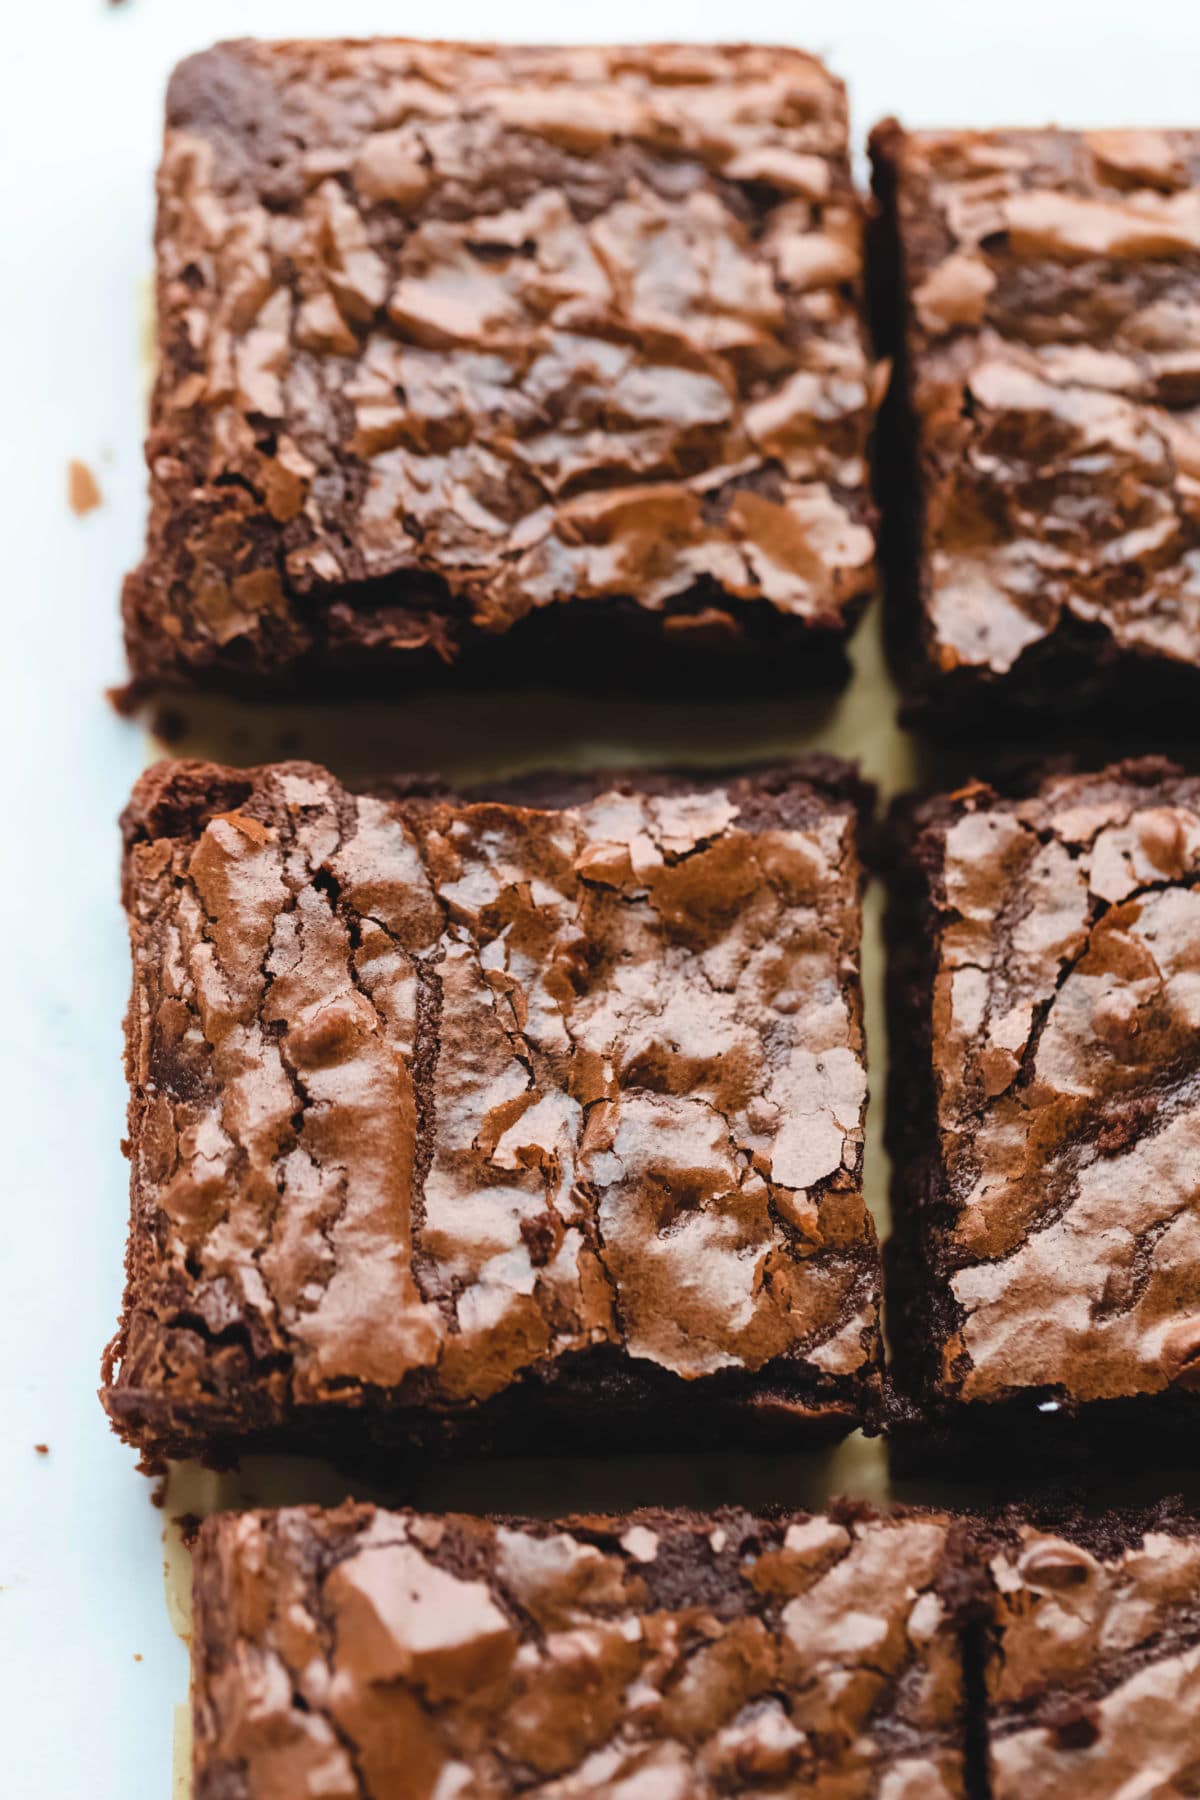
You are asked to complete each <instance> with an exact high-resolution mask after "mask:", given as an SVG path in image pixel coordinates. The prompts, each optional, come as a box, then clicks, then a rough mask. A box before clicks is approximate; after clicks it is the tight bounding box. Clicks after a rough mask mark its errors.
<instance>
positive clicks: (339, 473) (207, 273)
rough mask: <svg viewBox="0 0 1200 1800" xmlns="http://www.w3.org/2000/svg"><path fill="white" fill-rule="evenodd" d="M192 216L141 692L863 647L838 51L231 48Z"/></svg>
mask: <svg viewBox="0 0 1200 1800" xmlns="http://www.w3.org/2000/svg"><path fill="white" fill-rule="evenodd" d="M158 198H159V210H158V225H157V234H156V242H157V255H158V287H157V297H158V320H159V327H158V329H159V347H160V368H159V375H158V380H157V384H156V388H155V394H154V401H153V418H152V430H151V434H150V438H149V442H148V445H147V461H148V463H149V467H150V473H151V484H150V486H151V518H150V530H149V539H148V547H147V554H146V558H145V560H144V562H143V564H142V566H141V568H140V569H139V570H138V571H137V572H136V573H135V574H134V575H133V576H132V577H131V578H130V580H129V582H128V584H127V588H126V594H125V624H126V635H127V643H128V650H129V657H130V663H131V667H132V670H133V673H134V675H135V677H136V678H138V679H139V680H142V681H151V682H157V681H162V680H164V679H166V680H175V681H200V682H210V683H214V684H218V685H226V686H228V685H231V684H233V685H238V686H255V685H258V686H270V685H275V686H285V687H286V686H292V685H298V684H306V685H318V686H319V685H325V684H328V683H330V682H332V681H338V682H346V681H350V682H371V683H378V684H382V685H385V686H386V685H387V684H388V683H389V682H390V683H392V684H395V682H396V681H397V680H398V679H401V678H403V677H404V676H405V675H407V674H411V672H412V670H413V668H414V667H415V668H417V669H419V670H420V671H422V673H423V674H424V673H428V672H429V671H430V670H431V669H434V668H436V666H437V665H438V664H439V662H441V663H446V662H450V661H453V660H455V659H456V658H460V657H465V659H466V661H467V662H468V663H470V662H472V660H473V661H474V662H475V664H476V665H478V666H479V667H480V668H481V669H486V668H489V667H494V666H495V665H496V664H497V662H498V660H499V659H501V658H502V656H503V652H504V645H505V640H506V639H507V638H508V637H509V635H510V634H511V633H512V632H513V631H514V628H518V627H519V628H520V629H519V630H518V631H517V640H518V645H519V653H518V655H519V657H528V656H529V655H531V654H534V653H538V654H540V653H541V652H542V650H544V651H545V653H546V655H547V657H548V658H549V659H550V660H551V661H553V659H554V658H555V656H557V655H559V654H560V653H561V655H562V660H563V662H564V665H566V662H567V659H566V652H567V651H568V650H569V649H570V648H572V647H575V648H576V649H577V648H578V646H579V645H580V644H582V643H585V642H586V644H587V645H588V646H589V649H590V652H592V653H596V652H598V653H600V654H602V655H603V654H607V655H608V656H609V658H610V659H611V660H612V661H613V663H614V665H615V667H616V669H617V670H618V672H619V673H621V674H622V675H623V678H624V679H629V677H630V674H631V665H630V662H629V659H628V654H627V652H628V648H629V643H630V642H631V641H632V642H633V643H634V644H635V645H637V646H640V647H642V648H644V649H647V650H650V649H653V648H656V647H657V648H661V649H662V650H663V652H664V660H665V662H666V663H667V664H668V665H669V664H670V662H671V660H672V659H674V658H689V657H691V656H692V655H693V654H694V655H695V657H696V658H697V659H698V660H699V661H701V662H703V661H704V659H705V658H710V659H711V658H712V657H713V655H714V652H715V653H716V654H717V656H718V657H719V659H720V662H721V666H726V665H727V663H728V659H729V657H730V655H731V654H733V655H734V657H735V659H736V656H737V654H738V652H739V651H740V650H741V649H751V650H752V649H757V650H759V651H761V650H764V649H768V650H774V649H776V648H777V647H779V646H787V645H789V644H790V646H791V647H792V649H795V650H797V651H798V652H799V654H798V656H797V662H798V663H800V664H802V663H803V662H804V661H805V660H806V659H808V658H809V657H811V655H812V650H813V647H814V646H813V640H817V641H819V642H827V643H829V644H834V643H836V641H837V640H839V639H840V638H841V637H843V636H844V635H845V633H846V631H847V630H848V629H849V627H850V625H851V624H852V623H853V621H854V619H855V617H856V616H857V613H858V611H859V610H860V608H861V605H862V603H863V602H864V601H865V599H866V597H867V595H868V594H869V593H870V592H871V590H872V586H873V557H874V545H873V533H872V523H873V518H872V512H871V506H870V502H869V498H868V494H867V480H866V448H867V436H868V431H869V426H870V419H871V415H872V411H873V396H872V377H871V373H870V370H869V366H868V362H867V357H866V352H865V347H864V340H863V332H862V325H861V318H860V311H861V308H860V287H861V243H860V237H861V209H860V205H859V201H858V198H857V196H856V194H855V192H854V188H853V184H852V181H851V176H850V169H849V162H848V157H847V125H846V104H845V96H844V93H843V90H842V87H841V85H840V83H838V82H837V81H835V80H834V79H833V77H832V76H830V75H829V74H828V73H827V72H826V71H825V70H824V69H823V68H822V66H821V65H820V64H819V63H818V62H816V61H815V60H814V59H812V58H811V57H808V56H805V55H803V54H801V53H800V52H797V51H792V50H782V49H766V48H761V47H753V46H751V47H731V48H720V47H704V46H690V47H682V46H643V47H640V48H631V49H583V48H563V49H522V48H516V47H511V46H507V47H506V46H490V47H489V46H486V45H474V46H472V45H448V44H428V43H413V42H405V41H402V40H390V41H389V40H379V41H376V42H372V43H348V42H344V43H338V42H323V43H303V42H291V43H276V44H264V43H253V42H248V41H247V42H242V43H233V44H224V45H220V46H218V47H217V48H215V49H213V50H210V51H207V52H205V53H204V54H202V55H200V56H197V57H193V58H191V59H189V60H188V61H187V62H185V63H183V64H182V65H181V66H180V68H179V69H178V70H177V71H176V73H175V75H174V77H173V79H172V82H171V86H170V90H169V93H168V99H167V127H166V138H165V144H164V152H163V160H162V165H161V169H160V173H159V181H158ZM614 637H616V638H619V639H621V640H623V641H624V642H623V646H622V647H621V648H615V647H614V646H613V645H612V643H611V640H612V639H613V638H614ZM762 660H763V661H764V663H767V662H769V660H770V658H769V657H766V658H763V659H762ZM816 660H817V662H818V664H820V666H822V667H823V666H824V664H823V663H821V659H819V658H818V659H816ZM597 666H598V665H597V663H595V662H593V661H592V660H590V657H589V661H588V663H587V669H588V672H589V674H591V675H594V672H595V669H596V667H597Z"/></svg>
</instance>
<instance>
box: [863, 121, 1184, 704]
mask: <svg viewBox="0 0 1200 1800" xmlns="http://www.w3.org/2000/svg"><path fill="white" fill-rule="evenodd" d="M872 155H873V161H874V166H875V190H876V196H877V200H878V203H879V206H880V208H881V210H882V213H883V220H882V223H881V226H880V229H879V232H878V251H877V254H876V255H875V257H874V259H873V261H874V277H873V279H874V285H875V289H876V293H875V300H874V309H873V310H874V314H875V317H876V319H877V321H878V324H877V330H879V332H880V336H881V347H882V348H884V349H886V350H887V351H888V352H889V353H890V354H892V355H894V357H895V367H896V375H895V380H894V382H893V388H892V393H891V395H890V397H889V400H888V402H887V406H886V408H885V414H886V416H885V419H884V421H883V424H882V426H881V433H880V454H879V458H878V464H879V467H878V479H877V485H878V487H879V489H880V491H881V494H882V497H883V504H884V513H885V525H884V542H885V551H884V555H885V563H886V574H887V589H888V616H889V637H890V639H891V642H892V646H893V650H894V653H895V655H896V658H897V663H898V669H899V673H900V674H901V677H902V679H903V681H904V683H905V685H906V689H907V696H908V705H909V712H910V715H911V716H912V717H913V718H914V719H918V720H920V721H922V722H927V723H934V724H948V725H954V726H959V727H967V728H975V729H977V728H978V724H979V719H980V717H981V714H986V713H989V712H991V713H996V714H1000V713H1002V712H1010V711H1017V712H1020V713H1024V714H1025V715H1030V714H1037V715H1039V716H1044V715H1047V714H1049V715H1062V714H1064V713H1071V712H1078V711H1081V710H1092V711H1094V710H1095V708H1096V707H1097V706H1098V704H1099V703H1100V702H1101V701H1102V700H1109V699H1111V700H1117V701H1119V703H1120V705H1121V707H1122V709H1123V712H1124V713H1125V714H1126V715H1127V716H1128V715H1129V714H1130V713H1133V712H1137V713H1140V714H1142V715H1145V714H1146V713H1147V712H1148V711H1149V709H1150V708H1151V706H1152V705H1157V706H1162V705H1165V704H1170V703H1171V702H1179V703H1181V704H1187V705H1188V706H1189V708H1190V707H1194V705H1195V701H1196V697H1197V695H1200V631H1198V630H1197V627H1196V624H1195V617H1194V615H1195V612H1196V600H1197V597H1198V596H1200V585H1198V582H1197V568H1198V567H1200V475H1198V471H1200V436H1198V435H1197V432H1196V428H1195V423H1194V408H1195V403H1196V398H1197V395H1198V394H1200V358H1198V355H1197V350H1196V334H1197V326H1198V323H1200V223H1198V221H1200V212H1198V211H1197V201H1198V196H1200V133H1196V132H1185V131H1167V132H1151V131H1145V132H1142V131H1131V132H1119V131H1096V132H1088V133H1075V132H1059V131H993V132H968V131H940V132H905V131H903V130H902V129H901V128H900V126H898V125H897V124H896V123H895V122H894V121H890V122H888V123H886V124H885V125H882V126H880V127H878V128H877V129H876V131H875V133H874V134H873V137H872Z"/></svg>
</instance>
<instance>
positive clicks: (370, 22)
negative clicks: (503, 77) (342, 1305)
mask: <svg viewBox="0 0 1200 1800" xmlns="http://www.w3.org/2000/svg"><path fill="white" fill-rule="evenodd" d="M498 21H502V23H503V27H504V31H505V35H507V36H511V37H524V38H529V39H542V40H547V39H549V40H553V39H556V38H562V37H565V36H585V37H590V38H595V37H603V38H608V39H617V38H622V37H626V38H635V39H636V38H643V37H647V36H657V37H692V38H704V37H713V38H729V37H745V38H757V39H764V40H776V41H790V42H795V43H800V44H804V45H805V46H806V47H808V48H812V49H816V50H820V51H822V52H824V53H825V54H827V55H828V56H829V58H830V59H831V61H832V63H833V65H834V67H835V68H836V69H837V71H838V72H839V73H840V74H842V75H843V76H844V77H845V78H846V79H847V80H848V81H849V83H850V86H851V91H852V97H853V102H854V109H855V118H856V123H857V126H858V128H859V130H860V132H861V131H862V130H863V129H864V128H865V127H866V126H867V125H869V124H870V123H871V122H872V120H873V119H874V118H876V117H878V116H880V115H881V114H883V113H885V112H889V111H895V112H898V113H899V114H900V115H901V116H902V117H903V118H904V119H905V120H906V121H907V122H909V123H914V124H934V123H964V124H968V123H978V124H987V123H1005V122H1011V123H1042V122H1045V121H1046V120H1049V119H1057V120H1058V121H1059V122H1062V123H1070V124H1074V123H1087V124H1109V125H1118V124H1130V125H1133V124H1153V123H1158V122H1163V123H1174V124H1180V125H1185V124H1192V125H1200V79H1198V78H1200V8H1197V7H1196V5H1195V4H1194V3H1193V4H1184V3H1182V0H1181V3H1179V4H1172V3H1171V0H1141V3H1140V4H1138V3H1131V0H1125V3H1124V4H1111V3H1107V0H999V3H998V4H996V5H994V6H990V7H987V6H982V5H977V4H975V3H974V0H841V4H839V5H833V6H831V5H830V4H829V3H828V0H823V3H822V4H820V5H815V4H811V5H810V4H806V3H805V0H787V3H786V4H783V3H774V4H773V3H772V0H739V3H738V4H737V5H736V6H729V5H720V6H718V5H714V4H712V3H711V0H693V3H692V4H687V5H685V4H681V3H676V4H672V0H608V4H607V5H606V6H605V7H604V8H603V9H601V10H600V11H599V12H598V13H596V12H592V11H591V10H588V11H586V12H584V11H583V10H582V9H575V8H568V7H565V6H561V5H548V4H544V3H538V0H510V3H509V4H508V5H507V6H505V7H504V8H503V9H501V11H500V12H499V13H497V12H496V11H495V10H494V9H493V8H491V7H488V6H486V5H483V4H480V3H477V0H476V3H472V0H442V4H440V5H439V6H438V7H437V8H436V9H433V8H414V7H401V6H397V5H395V4H394V3H393V4H386V3H383V0H377V3H374V4H372V3H370V0H291V3H290V4H287V5H284V4H282V3H277V0H242V3H241V4H238V3H237V0H206V3H205V4H203V5H188V4H186V3H185V0H127V4H125V5H122V6H119V7H112V6H110V5H107V4H105V3H104V0H41V3H40V4H37V3H36V0H35V3H33V4H29V3H27V0H9V4H8V6H6V7H5V8H4V24H3V37H2V39H0V53H2V56H3V65H4V76H5V79H4V92H3V100H2V102H0V275H2V279H0V362H2V370H3V378H2V381H0V401H2V404H3V423H2V425H0V464H2V470H0V521H2V525H3V535H2V539H0V543H2V554H0V596H2V605H3V609H4V619H3V630H2V632H0V732H2V734H3V745H2V755H0V845H2V846H3V858H4V864H3V871H2V873H3V879H2V880H0V910H2V919H0V1059H2V1063H3V1067H2V1070H0V1129H2V1130H3V1133H4V1156H3V1160H2V1163H0V1168H2V1171H3V1174H2V1180H3V1225H4V1229H3V1236H2V1238H0V1795H3V1796H4V1797H5V1800H84V1797H86V1800H167V1796H168V1794H169V1792H170V1766H171V1732H172V1709H173V1706H174V1705H175V1704H176V1703H177V1702H178V1701H180V1700H181V1699H182V1698H183V1697H184V1694H185V1690H186V1658H185V1655H184V1651H183V1649H182V1646H181V1645H180V1644H179V1643H178V1641H177V1640H176V1639H175V1637H174V1635H173V1633H172V1630H171V1628H170V1624H169V1621H168V1618H167V1613H166V1608H165V1604H164V1592H163V1583H162V1549H161V1542H160V1537H161V1529H162V1516H161V1514H159V1513H158V1512H156V1511H155V1510H154V1509H153V1508H152V1507H151V1505H150V1504H149V1487H148V1484H147V1483H146V1482H145V1481H144V1480H142V1479H141V1478H140V1477H138V1476H137V1475H136V1474H135V1473H134V1470H133V1466H132V1458H131V1456H130V1455H129V1453H128V1452H127V1451H125V1450H124V1449H123V1448H122V1447H121V1446H120V1445H119V1444H118V1443H117V1442H116V1440H115V1439H113V1438H112V1437H111V1436H110V1434H109V1432H108V1429H107V1426H106V1424H105V1421H104V1417H103V1415H102V1413H101V1410H100V1407H99V1405H98V1403H97V1401H96V1398H95V1389H96V1385H97V1379H98V1374H97V1369H98V1360H99V1355H100V1351H101V1348H102V1346H103V1344H104V1342H105V1340H106V1338H107V1337H108V1335H109V1333H110V1331H111V1329H112V1327H113V1323H114V1320H115V1317H116V1310H117V1303H118V1293H119V1285H120V1269H121V1256H122V1248H123V1242H124V1233H125V1222H126V1170H125V1165H124V1162H123V1160H122V1159H121V1157H120V1155H119V1152H118V1149H117V1143H118V1139H119V1137H120V1134H121V1129H122V1119H123V1107H124V1084H123V1079H122V1075H121V1070H120V1063H119V1027H120V1020H121V1014H122V1009H123V1006H124V1001H125V995H126V986H127V970H126V952H125V943H124V928H123V922H122V919H121V915H120V913H119V910H118V906H117V901H116V885H115V878H116V863H117V838H116V833H115V829H114V821H115V817H116V814H117V812H118V810H119V808H120V806H121V804H122V803H123V800H124V798H125V796H126V794H127V792H128V789H129V786H130V783H131V782H132V780H133V778H134V776H135V775H136V772H137V770H138V768H139V767H140V765H141V764H142V762H143V761H144V760H145V757H146V755H147V743H146V740H145V738H144V737H143V735H142V733H141V731H140V729H139V728H138V727H137V726H136V725H131V724H129V723H127V722H123V721H121V720H119V719H118V718H117V717H116V716H115V715H114V714H113V712H112V711H111V710H110V709H109V708H108V706H107V705H106V703H105V702H104V700H103V698H102V690H103V689H104V687H105V686H106V685H108V684H110V683H113V682H115V681H118V680H119V679H120V677H121V673H122V667H121V655H120V647H119V634H118V627H117V610H116V609H117V591H118V583H119V579H120V576H121V573H122V571H123V570H124V569H125V567H127V566H128V564H130V563H131V562H132V561H134V560H135V558H136V556H137V552H138V546H139V537H140V531H141V519H142V504H143V493H142V469H141V461H140V446H139V439H140V433H141V416H140V415H141V398H140V395H141V383H142V376H141V357H140V347H139V338H140V332H141V324H140V313H141V308H142V305H143V299H142V295H143V289H144V280H145V276H146V274H147V272H148V270H149V266H150V253H149V241H150V229H151V210H150V205H151V182H152V171H153V166H154V161H155V157H156V151H157V141H158V134H159V119H160V107H161V97H162V90H163V86H164V82H165V80H166V76H167V72H168V69H169V67H170V65H171V64H172V63H173V62H174V61H175V60H176V59H177V58H178V57H179V56H181V55H182V54H184V53H185V52H186V51H188V50H190V49H192V48H197V47H200V46H201V45H203V44H204V43H205V42H208V41H211V40H213V39H215V38H217V37H221V36H233V35H238V34H245V33H255V34H258V35H264V36H267V35H282V34H285V33H286V34H289V35H303V34H329V33H331V32H335V31H336V32H357V33H370V32H373V31H382V30H393V31H410V32H411V31H421V30H425V31H430V32H432V31H436V32H437V33H438V34H439V35H442V36H467V37H471V36H487V35H489V34H491V33H492V32H493V31H494V30H495V27H496V24H497V22H498ZM71 457H79V458H82V459H84V460H85V461H87V462H88V464H89V465H90V466H91V467H92V468H93V470H94V471H95V472H96V474H97V476H98V478H99V480H100V483H101V487H102V489H103V493H104V504H103V506H102V508H101V509H100V510H99V511H97V512H94V513H92V514H90V515H89V516H88V517H86V518H82V519H77V518H75V517H74V516H73V515H72V514H71V513H70V512H69V511H68V508H67V504H66V465H67V462H68V460H69V459H70V458H71ZM444 724H445V720H443V726H444ZM621 729H622V731H623V732H624V735H625V736H626V737H628V736H629V726H628V720H627V719H625V721H624V723H623V725H622V727H621ZM647 731H648V732H650V733H651V735H655V736H656V741H657V738H658V737H660V736H661V732H660V731H659V728H658V727H657V726H651V725H649V724H648V725H647ZM634 735H635V736H636V732H635V733H634ZM839 735H841V734H839ZM658 748H659V752H660V753H661V743H659V744H658ZM232 754H236V752H233V753H232ZM877 1085H878V1083H876V1086H877ZM37 1443H45V1444H47V1445H48V1446H49V1455H48V1456H44V1457H43V1456H39V1455H37V1454H35V1451H34V1448H33V1446H34V1445H35V1444H37ZM139 1656H140V1658H141V1659H142V1660H141V1661H137V1660H135V1658H136V1657H139ZM297 1800H301V1797H300V1796H297Z"/></svg>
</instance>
